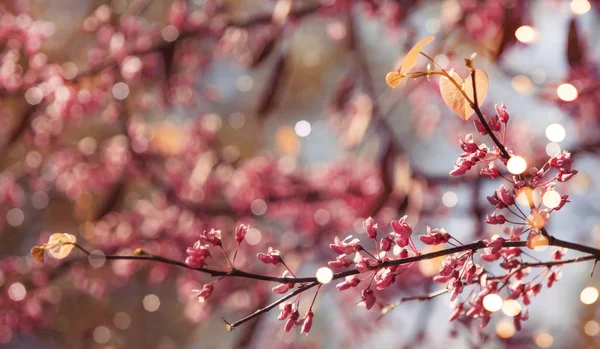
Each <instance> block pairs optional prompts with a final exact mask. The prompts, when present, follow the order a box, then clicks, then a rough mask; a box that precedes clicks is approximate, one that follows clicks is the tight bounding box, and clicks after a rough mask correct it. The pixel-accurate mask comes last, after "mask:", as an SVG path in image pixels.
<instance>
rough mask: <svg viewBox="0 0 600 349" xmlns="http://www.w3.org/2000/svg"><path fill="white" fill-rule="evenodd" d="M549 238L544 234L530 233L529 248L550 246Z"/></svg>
mask: <svg viewBox="0 0 600 349" xmlns="http://www.w3.org/2000/svg"><path fill="white" fill-rule="evenodd" d="M548 245H549V243H548V238H547V237H545V236H544V235H542V234H538V235H529V237H528V238H527V248H529V249H530V250H535V249H536V248H538V247H544V246H548Z"/></svg>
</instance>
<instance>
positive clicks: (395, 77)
mask: <svg viewBox="0 0 600 349" xmlns="http://www.w3.org/2000/svg"><path fill="white" fill-rule="evenodd" d="M402 78H404V75H402V74H400V73H398V72H396V71H392V72H389V73H387V75H386V76H385V82H387V84H388V85H389V86H390V87H396V86H398V85H399V84H400V82H401V81H402Z"/></svg>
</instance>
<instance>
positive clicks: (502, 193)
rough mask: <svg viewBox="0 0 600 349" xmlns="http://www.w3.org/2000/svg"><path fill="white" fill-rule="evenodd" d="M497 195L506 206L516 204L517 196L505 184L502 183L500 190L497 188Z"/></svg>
mask: <svg viewBox="0 0 600 349" xmlns="http://www.w3.org/2000/svg"><path fill="white" fill-rule="evenodd" d="M496 195H497V197H498V199H499V200H500V201H502V203H503V204H504V205H506V206H512V205H514V204H515V197H514V195H513V194H512V191H510V190H508V189H506V187H505V186H504V184H500V187H499V188H498V190H496Z"/></svg>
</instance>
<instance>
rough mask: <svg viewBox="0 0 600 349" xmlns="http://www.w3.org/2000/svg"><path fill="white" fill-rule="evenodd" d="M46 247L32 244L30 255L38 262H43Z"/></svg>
mask: <svg viewBox="0 0 600 349" xmlns="http://www.w3.org/2000/svg"><path fill="white" fill-rule="evenodd" d="M45 250H46V249H45V248H43V247H40V246H33V248H32V249H31V257H33V259H35V260H36V261H38V262H40V263H44V251H45Z"/></svg>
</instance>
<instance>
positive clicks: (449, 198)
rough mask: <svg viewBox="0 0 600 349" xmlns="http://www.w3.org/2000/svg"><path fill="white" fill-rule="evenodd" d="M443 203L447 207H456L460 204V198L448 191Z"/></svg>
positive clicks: (443, 196) (443, 197)
mask: <svg viewBox="0 0 600 349" xmlns="http://www.w3.org/2000/svg"><path fill="white" fill-rule="evenodd" d="M442 203H443V204H444V206H446V207H454V206H456V204H457V203H458V196H457V195H456V193H454V192H452V191H447V192H445V193H444V195H442Z"/></svg>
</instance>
